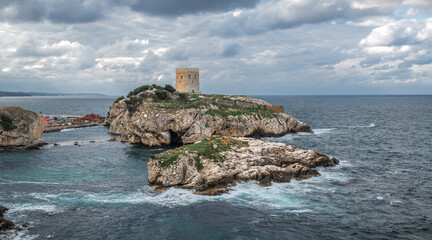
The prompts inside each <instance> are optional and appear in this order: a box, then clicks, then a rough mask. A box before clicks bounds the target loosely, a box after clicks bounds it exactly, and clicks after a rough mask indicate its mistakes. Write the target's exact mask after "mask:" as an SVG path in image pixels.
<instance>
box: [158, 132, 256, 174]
mask: <svg viewBox="0 0 432 240" xmlns="http://www.w3.org/2000/svg"><path fill="white" fill-rule="evenodd" d="M245 146H248V144H247V142H244V141H240V140H237V139H233V138H231V137H211V138H206V139H204V140H202V141H200V142H197V143H195V144H191V145H184V146H181V147H178V148H176V149H171V150H168V151H166V152H163V153H160V154H158V155H156V156H155V157H154V159H155V160H156V161H158V162H159V166H160V167H163V168H165V167H168V166H171V165H173V164H177V162H178V158H179V157H180V156H181V155H186V154H188V153H195V154H196V157H194V160H195V166H196V167H197V168H198V169H201V168H203V165H202V163H201V158H202V157H205V158H207V159H210V160H212V161H214V162H222V161H224V160H225V157H224V155H223V154H222V153H223V152H226V151H230V150H232V149H233V147H245Z"/></svg>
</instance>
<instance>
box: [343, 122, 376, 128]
mask: <svg viewBox="0 0 432 240" xmlns="http://www.w3.org/2000/svg"><path fill="white" fill-rule="evenodd" d="M373 127H376V125H375V123H371V124H369V125H367V126H365V125H359V126H348V127H347V128H373Z"/></svg>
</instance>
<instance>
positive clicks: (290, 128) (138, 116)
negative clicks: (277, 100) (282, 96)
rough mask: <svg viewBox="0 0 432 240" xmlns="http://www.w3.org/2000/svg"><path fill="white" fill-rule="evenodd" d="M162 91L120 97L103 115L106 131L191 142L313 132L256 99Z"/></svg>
mask: <svg viewBox="0 0 432 240" xmlns="http://www.w3.org/2000/svg"><path fill="white" fill-rule="evenodd" d="M162 91H163V90H160V89H153V90H146V91H143V92H138V93H136V94H135V95H131V96H129V97H128V98H126V99H121V98H119V99H118V100H117V101H116V102H115V103H114V104H113V106H112V107H111V108H110V112H109V116H108V118H107V120H106V123H107V124H108V125H110V130H109V133H111V134H116V135H119V137H118V140H120V141H129V142H131V143H141V144H144V145H147V146H161V145H169V144H191V143H195V142H197V141H199V140H202V139H205V138H207V137H210V136H212V135H221V136H254V137H264V136H282V135H285V134H287V133H296V132H311V130H310V128H309V126H308V125H307V124H305V123H302V122H300V121H298V120H297V119H295V118H294V117H292V116H291V115H289V114H287V113H285V112H284V109H283V107H280V106H272V105H270V104H269V103H267V102H265V101H263V100H260V99H255V98H250V97H245V96H225V95H188V94H183V93H180V94H179V93H170V92H167V91H165V93H163V92H162ZM162 93H163V94H162Z"/></svg>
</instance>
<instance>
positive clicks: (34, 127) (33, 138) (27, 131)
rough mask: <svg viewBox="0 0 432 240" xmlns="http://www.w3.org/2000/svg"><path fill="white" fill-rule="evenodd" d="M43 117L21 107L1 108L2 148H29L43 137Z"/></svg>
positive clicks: (0, 129)
mask: <svg viewBox="0 0 432 240" xmlns="http://www.w3.org/2000/svg"><path fill="white" fill-rule="evenodd" d="M43 131H44V123H43V119H42V117H41V116H38V115H37V114H36V113H34V112H32V111H29V110H25V109H22V108H20V107H0V147H7V146H27V145H32V144H35V143H37V141H38V140H39V139H40V138H41V137H42V134H43Z"/></svg>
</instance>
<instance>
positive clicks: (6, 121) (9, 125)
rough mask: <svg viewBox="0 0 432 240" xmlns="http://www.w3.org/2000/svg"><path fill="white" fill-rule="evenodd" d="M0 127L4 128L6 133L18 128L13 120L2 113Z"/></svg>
mask: <svg viewBox="0 0 432 240" xmlns="http://www.w3.org/2000/svg"><path fill="white" fill-rule="evenodd" d="M0 126H2V127H3V129H4V130H5V131H11V130H14V129H15V128H16V126H15V125H14V124H13V119H12V118H10V117H9V116H8V115H6V114H2V113H0Z"/></svg>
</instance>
